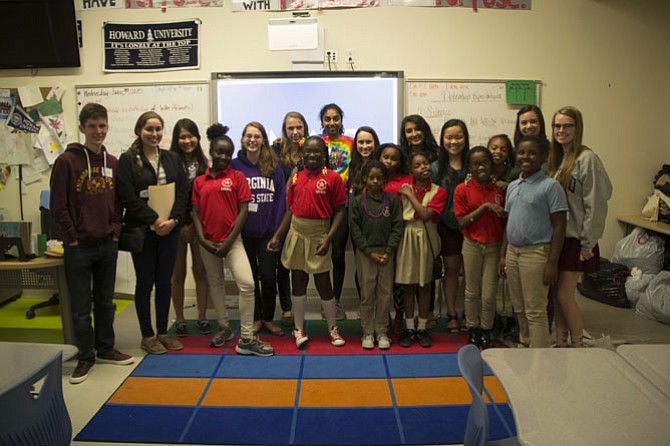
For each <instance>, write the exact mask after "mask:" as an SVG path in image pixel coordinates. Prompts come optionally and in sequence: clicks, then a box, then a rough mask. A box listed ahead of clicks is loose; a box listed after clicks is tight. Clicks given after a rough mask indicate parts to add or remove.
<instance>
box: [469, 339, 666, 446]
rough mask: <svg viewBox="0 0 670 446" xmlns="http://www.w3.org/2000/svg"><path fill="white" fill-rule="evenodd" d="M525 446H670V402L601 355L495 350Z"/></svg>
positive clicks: (493, 362) (491, 354) (491, 359)
mask: <svg viewBox="0 0 670 446" xmlns="http://www.w3.org/2000/svg"><path fill="white" fill-rule="evenodd" d="M482 357H483V358H484V361H486V363H487V364H488V366H489V367H490V368H491V370H493V373H495V375H496V377H497V378H498V380H499V381H500V383H501V384H502V386H503V388H504V389H505V392H506V393H507V397H508V399H509V402H510V405H511V407H512V412H513V413H514V420H515V421H516V427H517V437H518V440H519V443H520V444H524V445H537V446H539V445H557V446H558V445H560V446H564V445H581V446H587V445H597V446H602V445H607V446H616V445H621V446H629V445H635V444H640V445H642V444H643V445H645V446H652V445H667V444H668V441H669V439H670V422H669V420H670V398H669V397H667V396H666V395H664V394H663V393H661V392H660V391H659V390H658V389H657V388H656V387H654V386H653V385H652V384H651V383H650V382H649V381H647V380H646V379H645V378H644V377H643V376H642V375H640V373H638V372H637V370H635V369H634V368H633V367H632V366H631V365H630V364H628V362H626V360H625V359H623V357H621V356H620V355H618V354H616V353H615V352H613V351H611V350H605V349H599V348H580V349H577V348H574V349H573V348H553V349H549V348H547V349H488V350H485V351H484V352H483V353H482Z"/></svg>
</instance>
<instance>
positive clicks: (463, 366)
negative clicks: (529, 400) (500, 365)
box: [458, 344, 489, 446]
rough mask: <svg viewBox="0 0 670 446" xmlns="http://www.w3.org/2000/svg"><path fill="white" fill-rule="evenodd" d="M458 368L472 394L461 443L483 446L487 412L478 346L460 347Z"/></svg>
mask: <svg viewBox="0 0 670 446" xmlns="http://www.w3.org/2000/svg"><path fill="white" fill-rule="evenodd" d="M458 368H459V370H460V371H461V374H462V375H463V378H465V382H466V383H467V384H468V389H470V394H471V395H472V405H471V406H470V412H468V420H467V423H466V427H465V439H464V440H463V445H464V446H484V445H486V443H487V442H488V438H489V413H488V410H487V409H486V404H485V403H484V399H483V398H482V386H483V375H484V363H483V361H482V355H481V353H480V352H479V348H477V347H476V346H475V345H473V344H468V345H466V346H465V347H462V348H461V349H460V350H459V351H458Z"/></svg>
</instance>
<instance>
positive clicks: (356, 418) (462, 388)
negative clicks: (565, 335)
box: [75, 321, 515, 445]
mask: <svg viewBox="0 0 670 446" xmlns="http://www.w3.org/2000/svg"><path fill="white" fill-rule="evenodd" d="M213 324H214V325H215V326H216V323H215V322H214V323H213ZM338 325H340V331H341V333H342V334H343V335H344V338H345V339H346V341H347V345H346V346H344V347H340V348H338V347H333V346H332V345H330V342H329V338H328V337H327V332H326V324H325V322H322V321H309V322H308V325H307V332H308V334H309V336H310V341H309V345H308V347H307V349H306V350H302V351H301V350H297V349H296V348H295V344H294V340H293V338H292V337H291V336H288V335H287V336H284V337H281V338H278V337H274V336H269V335H268V336H263V339H264V340H267V341H269V342H271V344H272V345H273V346H274V348H275V352H276V354H275V356H273V357H269V358H258V357H248V356H241V355H237V354H235V348H234V346H235V344H236V342H237V338H235V339H234V340H233V341H232V342H230V343H227V344H226V345H225V346H224V347H223V348H219V349H214V348H210V347H209V340H210V336H189V337H187V338H182V339H183V343H184V346H185V348H184V350H182V351H179V352H170V353H168V354H165V355H158V356H157V355H148V356H146V357H145V358H144V359H143V360H142V362H141V363H140V364H139V365H138V367H137V368H136V369H135V370H134V372H133V373H132V374H131V375H130V376H129V377H128V378H127V379H126V380H125V381H124V382H123V383H122V384H121V386H120V387H119V388H118V389H117V391H116V392H115V393H114V394H113V395H112V397H111V398H110V399H109V400H108V401H107V402H106V404H104V406H103V407H102V408H101V409H100V410H99V411H98V413H97V414H96V415H95V416H94V417H93V419H92V420H91V421H90V422H89V423H88V424H87V425H86V427H85V428H84V429H83V430H82V431H81V432H80V433H79V434H78V435H77V436H76V438H75V440H77V441H100V442H103V441H104V442H126V443H133V442H138V443H139V442H142V443H172V444H179V443H199V444H229V445H230V444H236V445H237V444H239V445H317V444H319V445H325V444H327V445H352V444H357V445H396V444H398V445H400V444H454V443H456V444H457V443H462V442H463V436H464V432H465V421H466V418H467V413H468V410H469V405H470V394H469V392H468V389H467V385H466V383H465V381H464V380H463V378H462V377H461V376H460V373H459V371H458V366H457V362H456V352H457V351H458V348H459V347H460V346H461V345H462V344H463V343H464V342H465V336H461V335H450V334H447V333H445V332H444V330H439V329H438V330H436V332H435V334H434V336H433V339H434V345H433V347H432V348H429V349H424V348H421V347H420V346H418V345H416V346H413V347H410V348H402V347H399V346H398V345H397V344H394V345H392V347H391V348H390V349H389V350H386V351H380V350H378V349H376V348H375V349H374V350H369V351H368V350H363V349H362V348H361V346H360V335H361V333H360V324H359V322H358V321H344V322H342V323H341V324H338ZM190 327H191V328H193V327H194V325H193V323H192V322H191V323H190ZM262 334H263V333H261V335H262ZM394 341H395V339H394ZM485 373H486V375H487V376H485V378H484V384H485V387H486V392H485V394H486V395H485V396H486V397H487V401H488V402H489V411H490V415H491V417H490V418H491V438H492V439H496V438H503V437H507V436H510V435H515V427H514V421H513V418H512V414H511V411H510V409H509V407H508V406H507V404H506V401H507V400H506V397H505V394H504V392H503V390H502V388H501V387H500V384H499V383H498V381H497V380H496V378H495V377H493V376H491V372H490V371H489V370H486V371H485Z"/></svg>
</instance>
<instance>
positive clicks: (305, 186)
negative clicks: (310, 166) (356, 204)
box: [286, 169, 347, 220]
mask: <svg viewBox="0 0 670 446" xmlns="http://www.w3.org/2000/svg"><path fill="white" fill-rule="evenodd" d="M286 199H287V201H288V206H289V208H290V209H291V212H293V214H294V215H296V216H298V217H302V218H311V219H313V220H325V219H327V218H331V217H332V216H333V208H334V207H335V206H342V205H344V204H345V203H346V202H347V188H346V186H345V185H344V182H343V181H342V178H340V176H339V175H338V174H336V173H335V172H333V171H332V170H330V169H325V170H322V169H319V170H317V171H316V172H310V171H309V170H307V169H303V170H301V171H300V172H298V173H295V174H294V175H293V176H292V177H291V180H290V181H289V187H288V194H287V195H286Z"/></svg>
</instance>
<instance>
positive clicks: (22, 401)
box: [0, 352, 72, 446]
mask: <svg viewBox="0 0 670 446" xmlns="http://www.w3.org/2000/svg"><path fill="white" fill-rule="evenodd" d="M61 357H62V353H61V352H58V353H56V354H55V355H54V356H53V358H51V359H50V360H49V361H48V362H47V363H45V365H44V366H42V367H41V368H39V369H37V370H35V371H34V372H32V373H30V374H29V375H28V376H27V377H25V378H24V379H23V380H22V381H20V382H18V383H17V384H16V385H14V386H13V387H11V388H9V389H8V390H7V391H6V392H4V393H3V394H2V395H0V414H1V415H0V444H2V445H28V444H29V445H49V446H56V445H69V444H70V442H71V439H72V424H71V422H70V415H69V414H68V412H67V408H66V407H65V400H64V399H63V382H62V379H63V378H62V359H61ZM37 383H40V384H41V387H39V389H37V393H36V391H35V389H34V386H35V384H37Z"/></svg>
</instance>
